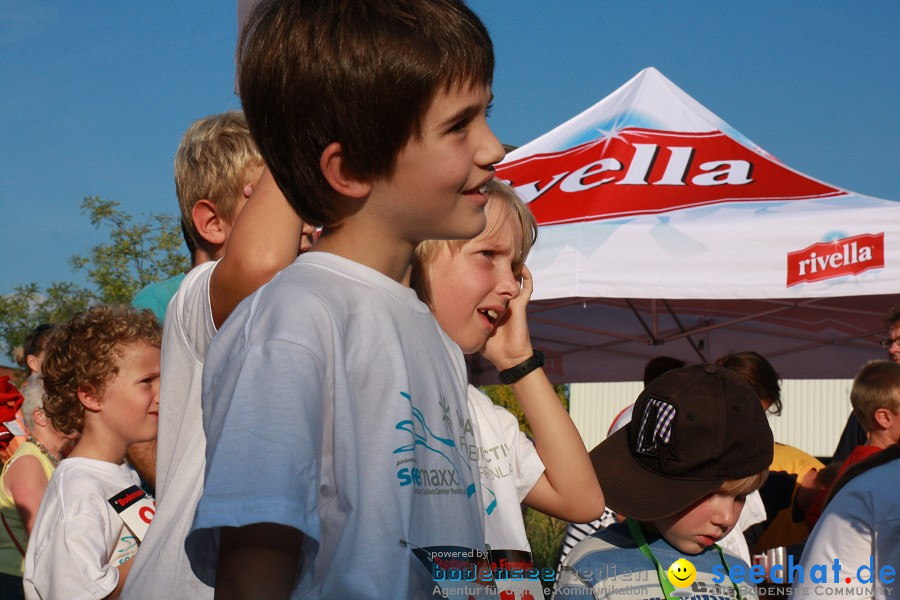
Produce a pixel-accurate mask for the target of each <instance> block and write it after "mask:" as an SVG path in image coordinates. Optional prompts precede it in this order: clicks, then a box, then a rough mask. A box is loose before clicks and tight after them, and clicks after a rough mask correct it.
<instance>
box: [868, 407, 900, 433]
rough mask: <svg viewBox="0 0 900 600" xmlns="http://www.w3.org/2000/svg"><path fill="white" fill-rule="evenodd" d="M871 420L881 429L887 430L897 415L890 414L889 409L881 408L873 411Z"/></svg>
mask: <svg viewBox="0 0 900 600" xmlns="http://www.w3.org/2000/svg"><path fill="white" fill-rule="evenodd" d="M872 418H873V419H874V420H875V422H876V423H877V424H878V425H879V426H880V427H881V428H882V429H888V428H890V426H891V422H892V421H893V420H894V419H896V418H897V415H895V414H894V413H892V412H891V411H890V410H889V409H887V408H883V407H882V408H876V409H875V413H874V414H873V415H872Z"/></svg>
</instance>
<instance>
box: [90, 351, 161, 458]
mask: <svg viewBox="0 0 900 600" xmlns="http://www.w3.org/2000/svg"><path fill="white" fill-rule="evenodd" d="M101 406H102V408H101V414H102V420H103V423H104V425H105V427H106V429H107V430H109V431H110V432H111V433H112V434H113V435H114V436H116V437H117V438H118V439H120V440H122V441H125V442H126V443H128V444H133V443H137V442H147V441H150V440H152V439H154V438H155V437H156V429H157V422H158V421H159V348H157V347H156V346H151V345H150V344H148V343H147V342H144V341H136V342H132V343H130V344H128V345H126V346H125V347H124V348H123V352H122V355H121V358H120V359H119V372H118V373H116V374H115V375H113V377H112V379H111V380H110V381H109V382H108V383H107V384H106V387H105V388H104V389H103V393H102V396H101Z"/></svg>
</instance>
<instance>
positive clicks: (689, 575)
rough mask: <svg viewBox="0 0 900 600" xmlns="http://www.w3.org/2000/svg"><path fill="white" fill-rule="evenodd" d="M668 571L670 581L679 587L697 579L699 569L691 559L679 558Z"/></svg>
mask: <svg viewBox="0 0 900 600" xmlns="http://www.w3.org/2000/svg"><path fill="white" fill-rule="evenodd" d="M666 573H667V574H668V576H669V581H670V582H672V585H674V586H675V587H677V588H683V587H687V586H689V585H691V584H692V583H694V580H695V579H697V569H695V568H694V565H693V564H692V563H691V561H689V560H687V559H684V558H679V559H678V560H676V561H675V562H673V563H672V566H671V567H669V570H668V571H666Z"/></svg>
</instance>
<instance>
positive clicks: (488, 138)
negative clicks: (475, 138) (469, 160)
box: [475, 123, 506, 167]
mask: <svg viewBox="0 0 900 600" xmlns="http://www.w3.org/2000/svg"><path fill="white" fill-rule="evenodd" d="M504 156H506V149H505V148H504V147H503V144H501V143H500V140H498V139H497V136H496V135H494V132H493V130H491V128H490V127H489V126H488V125H487V124H486V123H485V127H484V134H483V137H482V142H481V149H480V150H479V152H478V154H477V155H476V157H475V160H476V162H477V163H478V164H479V165H481V166H485V167H487V166H492V165H495V164H497V163H498V162H500V161H501V160H503V157H504Z"/></svg>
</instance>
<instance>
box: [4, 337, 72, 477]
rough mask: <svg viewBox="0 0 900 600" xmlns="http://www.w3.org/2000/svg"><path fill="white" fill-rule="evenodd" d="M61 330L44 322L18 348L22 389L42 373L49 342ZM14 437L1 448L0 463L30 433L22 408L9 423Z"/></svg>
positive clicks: (10, 454)
mask: <svg viewBox="0 0 900 600" xmlns="http://www.w3.org/2000/svg"><path fill="white" fill-rule="evenodd" d="M58 330H59V325H54V324H53V323H42V324H41V325H38V326H37V327H35V328H34V329H33V330H32V331H31V333H29V334H28V337H26V338H25V342H24V343H23V344H22V346H21V347H19V348H16V350H15V352H14V353H13V354H14V357H15V359H16V362H17V363H18V364H19V366H20V367H21V368H22V369H23V370H24V371H25V383H24V384H23V385H22V391H23V392H24V391H25V388H26V387H28V384H29V381H31V380H32V377H31V376H32V375H40V374H41V365H42V364H43V362H44V349H45V348H46V346H47V342H48V341H49V340H50V338H51V337H52V336H53V334H54V333H55V332H56V331H58ZM7 427H8V428H11V429H10V431H12V433H13V434H14V437H13V439H12V440H10V442H9V443H8V444H7V446H6V447H5V448H2V449H0V463H5V462H6V461H7V460H9V458H10V457H11V456H12V455H13V454H14V453H15V452H16V450H17V449H18V447H19V446H20V445H21V444H22V443H23V442H24V441H25V437H26V436H27V435H28V426H27V424H26V419H25V414H24V413H23V412H22V411H21V410H20V411H19V412H18V413H17V414H16V420H15V421H14V422H13V423H9V424H7Z"/></svg>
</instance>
